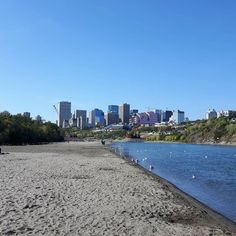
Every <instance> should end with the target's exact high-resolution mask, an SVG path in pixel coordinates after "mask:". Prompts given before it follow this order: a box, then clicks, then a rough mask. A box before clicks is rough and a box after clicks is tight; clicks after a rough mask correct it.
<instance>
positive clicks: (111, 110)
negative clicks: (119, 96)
mask: <svg viewBox="0 0 236 236" xmlns="http://www.w3.org/2000/svg"><path fill="white" fill-rule="evenodd" d="M108 113H116V114H118V113H119V106H117V105H109V106H108Z"/></svg>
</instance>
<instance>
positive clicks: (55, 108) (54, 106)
mask: <svg viewBox="0 0 236 236" xmlns="http://www.w3.org/2000/svg"><path fill="white" fill-rule="evenodd" d="M53 108H54V110H55V111H56V113H57V114H58V113H59V112H58V110H57V107H56V105H53Z"/></svg>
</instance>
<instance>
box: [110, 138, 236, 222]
mask: <svg viewBox="0 0 236 236" xmlns="http://www.w3.org/2000/svg"><path fill="white" fill-rule="evenodd" d="M112 148H114V149H115V150H116V152H117V153H119V154H120V155H122V156H124V155H125V156H126V157H128V158H132V159H134V160H138V163H139V164H140V165H141V166H143V167H144V168H146V169H150V166H152V167H153V169H152V170H151V171H152V172H154V173H155V174H157V175H159V176H161V177H163V178H165V179H166V180H168V181H170V182H171V183H173V184H174V185H176V186H177V187H178V188H180V189H181V190H183V191H184V192H186V193H188V194H190V195H191V196H193V197H194V198H196V199H197V200H199V201H201V202H202V203H204V204H206V205H207V206H209V207H210V208H212V209H214V210H216V211H218V212H219V213H221V214H223V215H224V216H226V217H228V218H230V219H231V220H233V221H235V222H236V147H230V146H217V145H191V144H175V143H150V142H116V143H113V144H112Z"/></svg>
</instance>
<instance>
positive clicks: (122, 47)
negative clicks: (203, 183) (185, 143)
mask: <svg viewBox="0 0 236 236" xmlns="http://www.w3.org/2000/svg"><path fill="white" fill-rule="evenodd" d="M235 12H236V1H235V0H227V1H224V0H191V1H190V0H178V1H177V0H60V1H59V0H50V1H48V0H35V1H32V0H23V1H19V0H5V1H0V88H1V90H0V111H4V110H8V111H9V112H11V113H12V114H16V113H22V112H24V111H30V112H31V114H32V115H33V116H36V115H37V114H40V115H42V116H43V118H44V119H46V120H51V121H53V122H54V121H55V120H56V113H55V112H54V110H53V104H56V103H57V102H58V101H71V102H72V109H73V110H75V109H87V110H91V109H93V108H95V107H97V108H100V109H103V110H104V111H105V112H106V111H107V106H108V105H109V104H118V105H119V104H121V103H124V102H127V103H130V104H131V108H137V109H139V110H140V111H145V110H147V107H150V108H159V109H166V108H168V109H180V110H184V111H185V114H186V116H188V117H189V118H190V119H197V118H203V117H204V115H205V112H206V111H207V110H208V108H215V109H217V110H221V109H236V104H235V102H236V97H235V96H236V14H235Z"/></svg>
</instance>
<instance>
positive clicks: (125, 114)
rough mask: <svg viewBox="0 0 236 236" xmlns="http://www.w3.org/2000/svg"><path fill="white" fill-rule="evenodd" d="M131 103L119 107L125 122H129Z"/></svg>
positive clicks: (122, 120) (121, 118)
mask: <svg viewBox="0 0 236 236" xmlns="http://www.w3.org/2000/svg"><path fill="white" fill-rule="evenodd" d="M129 115H130V105H129V104H127V103H124V104H122V105H120V107H119V118H120V120H121V122H122V123H123V124H129Z"/></svg>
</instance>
